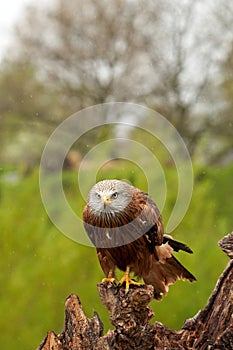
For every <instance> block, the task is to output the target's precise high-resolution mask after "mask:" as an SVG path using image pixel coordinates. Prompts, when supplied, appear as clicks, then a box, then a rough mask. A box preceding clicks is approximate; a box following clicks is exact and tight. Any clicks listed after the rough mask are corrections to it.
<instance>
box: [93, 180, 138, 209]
mask: <svg viewBox="0 0 233 350" xmlns="http://www.w3.org/2000/svg"><path fill="white" fill-rule="evenodd" d="M133 191H134V187H133V186H131V185H129V184H128V183H127V182H124V181H120V180H103V181H100V182H98V183H97V184H95V185H94V186H93V187H92V189H91V190H90V192H89V194H88V204H89V206H90V208H91V210H92V211H93V212H94V213H95V214H96V215H108V214H112V215H115V214H116V213H119V212H122V211H124V209H125V208H126V207H127V205H128V204H129V203H130V202H131V200H132V195H133Z"/></svg>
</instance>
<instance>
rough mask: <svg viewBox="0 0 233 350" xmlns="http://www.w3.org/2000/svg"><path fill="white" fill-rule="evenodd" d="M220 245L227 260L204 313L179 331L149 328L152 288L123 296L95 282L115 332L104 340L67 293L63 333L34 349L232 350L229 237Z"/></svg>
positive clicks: (232, 241) (232, 238) (232, 237)
mask: <svg viewBox="0 0 233 350" xmlns="http://www.w3.org/2000/svg"><path fill="white" fill-rule="evenodd" d="M219 246H220V247H221V249H222V250H223V251H224V252H225V253H226V254H227V255H228V256H229V258H230V259H231V260H230V262H229V263H228V265H227V267H226V269H225V270H224V272H223V273H222V275H221V276H220V277H219V279H218V282H217V284H216V286H215V289H214V291H213V292H212V295H211V296H210V298H209V300H208V302H207V304H206V306H205V307H204V309H203V310H201V311H199V312H198V313H197V315H195V316H194V317H193V318H191V319H189V320H187V321H186V322H185V324H184V326H183V328H182V329H181V330H179V331H173V330H171V329H169V328H167V327H166V326H164V325H163V324H162V323H160V322H155V323H154V324H150V323H149V321H150V319H151V318H152V317H153V316H154V314H153V311H152V310H151V308H150V307H149V306H148V304H149V302H150V301H151V300H152V299H153V287H152V286H147V285H143V286H140V287H137V286H132V287H131V288H130V290H129V292H128V293H127V294H125V289H124V288H123V287H120V286H115V285H114V284H113V283H100V284H98V291H99V294H100V298H101V301H102V303H103V304H104V305H105V306H106V308H107V309H108V311H109V313H110V319H111V322H112V324H113V326H114V327H115V329H114V330H111V331H108V333H107V334H106V335H103V324H102V322H101V320H100V319H99V316H98V314H97V313H95V314H94V316H93V317H92V318H87V317H86V316H85V314H84V312H83V309H82V305H81V303H80V301H79V298H78V297H77V296H76V295H75V294H72V295H70V296H69V297H68V298H67V300H66V304H65V313H66V316H65V329H64V331H63V332H62V333H61V334H58V335H56V334H55V333H54V332H49V333H48V334H47V336H46V338H45V339H44V341H43V342H42V343H41V345H40V346H39V347H38V350H68V349H69V350H81V349H82V350H83V349H93V350H100V349H115V350H120V349H121V350H123V349H126V350H127V349H140V350H142V349H148V350H152V349H161V350H162V349H167V350H168V349H173V350H174V349H199V350H204V349H208V350H210V349H221V350H222V349H233V291H232V282H233V260H232V258H233V232H232V233H231V234H229V235H227V236H226V237H224V238H223V239H222V240H221V241H220V242H219Z"/></svg>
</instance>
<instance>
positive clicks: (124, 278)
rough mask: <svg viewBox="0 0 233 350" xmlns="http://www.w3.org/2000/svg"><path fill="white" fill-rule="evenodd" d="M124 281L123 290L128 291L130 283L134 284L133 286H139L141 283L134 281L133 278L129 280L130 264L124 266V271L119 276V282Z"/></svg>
mask: <svg viewBox="0 0 233 350" xmlns="http://www.w3.org/2000/svg"><path fill="white" fill-rule="evenodd" d="M124 282H125V291H126V292H128V291H129V286H130V284H134V285H135V286H140V285H141V283H139V282H135V281H134V280H131V278H130V266H126V271H125V274H124V276H123V277H122V278H121V280H120V282H119V284H123V283H124Z"/></svg>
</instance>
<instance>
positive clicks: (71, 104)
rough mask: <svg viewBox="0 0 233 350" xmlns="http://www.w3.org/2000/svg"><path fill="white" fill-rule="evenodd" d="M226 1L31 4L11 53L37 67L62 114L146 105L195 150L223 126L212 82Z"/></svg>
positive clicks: (226, 28) (225, 29)
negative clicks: (111, 103)
mask: <svg viewBox="0 0 233 350" xmlns="http://www.w3.org/2000/svg"><path fill="white" fill-rule="evenodd" d="M225 3H226V0H224V1H223V2H221V3H220V2H219V3H214V4H213V3H212V2H211V1H206V2H205V3H204V4H203V3H201V2H199V1H198V2H192V1H188V0H183V1H181V2H180V1H178V0H176V1H171V0H165V1H161V0H157V1H148V2H141V1H138V0H116V1H114V2H113V1H107V0H97V1H96V0H87V1H85V2H84V1H81V0H79V1H77V0H71V1H69V2H67V1H65V0H56V1H55V2H54V4H53V5H52V6H50V7H48V8H46V9H45V8H39V7H38V6H37V7H29V8H28V9H27V11H26V12H25V16H24V17H23V18H22V22H21V23H19V25H18V27H17V30H16V40H15V42H14V50H13V51H12V57H13V58H14V59H15V60H16V61H17V60H22V59H23V60H26V61H27V62H30V63H31V64H33V66H34V67H36V72H37V78H39V79H40V81H42V83H43V84H44V85H45V86H46V88H48V89H52V90H53V92H54V94H56V96H57V98H58V99H59V109H60V112H61V113H60V116H61V115H63V117H61V119H62V118H64V117H67V116H68V115H70V114H71V113H74V112H76V111H77V110H80V109H82V108H84V107H88V106H91V105H94V104H97V103H103V102H108V101H131V102H137V103H144V104H146V105H149V106H151V107H153V108H155V109H156V110H157V111H159V112H161V113H162V114H163V115H164V116H165V117H167V118H168V119H169V120H170V121H171V122H172V123H173V124H174V126H175V127H176V128H177V130H178V131H179V132H180V134H181V135H182V136H183V138H184V140H185V142H186V144H187V145H188V148H189V151H190V152H191V153H192V154H193V153H194V152H195V150H196V147H197V145H198V144H199V141H200V139H202V138H203V135H204V137H205V134H206V133H209V134H211V135H215V134H216V130H218V128H219V125H218V123H216V120H215V119H216V118H214V113H213V111H215V110H217V106H216V103H217V101H216V99H215V98H213V96H215V94H216V90H215V92H214V93H213V87H214V84H215V85H216V77H217V74H219V72H220V71H221V70H220V68H219V67H220V66H221V64H222V57H223V56H224V53H225V52H226V47H229V44H230V42H229V41H226V40H222V38H223V34H224V38H225V37H227V36H229V33H231V32H232V30H231V28H232V23H233V21H232V22H231V21H230V18H232V16H231V14H230V15H229V12H227V9H226V6H225V5H226V4H225ZM221 11H222V13H223V16H221V17H220V16H219V15H218V14H219V13H220V12H221ZM225 13H227V14H228V16H225V15H224V14H225ZM226 18H227V25H226V24H225V22H226ZM210 107H212V108H210ZM224 118H225V117H224ZM226 118H228V117H226ZM38 119H40V118H39V117H38ZM104 134H105V133H104Z"/></svg>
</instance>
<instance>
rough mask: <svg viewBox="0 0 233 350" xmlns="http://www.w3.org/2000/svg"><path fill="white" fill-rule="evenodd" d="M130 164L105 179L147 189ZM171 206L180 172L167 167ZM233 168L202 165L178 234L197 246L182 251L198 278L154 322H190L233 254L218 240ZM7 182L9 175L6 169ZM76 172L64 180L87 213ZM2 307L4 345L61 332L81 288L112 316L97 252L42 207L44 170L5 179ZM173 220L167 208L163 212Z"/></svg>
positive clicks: (177, 291) (159, 309) (173, 290)
mask: <svg viewBox="0 0 233 350" xmlns="http://www.w3.org/2000/svg"><path fill="white" fill-rule="evenodd" d="M131 170H132V169H131V168H130V166H129V165H128V166H127V167H126V168H125V167H124V168H123V166H122V164H121V165H118V167H117V169H111V170H108V171H103V172H102V173H101V174H100V176H99V178H98V179H101V178H113V177H114V178H116V177H119V178H121V176H122V172H124V178H128V179H129V180H131V181H132V182H133V183H134V184H135V185H137V186H140V187H141V188H142V189H144V186H145V185H144V184H143V183H142V180H141V176H139V177H138V174H137V173H135V169H134V171H133V177H132V171H131ZM167 174H168V197H167V202H166V203H167V205H166V208H167V211H169V206H171V205H172V203H173V201H174V199H175V197H173V196H172V195H171V194H170V193H172V192H173V191H169V186H171V185H172V183H173V181H175V177H176V174H175V169H169V170H168V172H167ZM232 177H233V166H228V167H225V168H221V169H217V168H209V169H208V170H203V169H202V168H197V169H196V170H195V188H194V192H193V198H192V201H191V204H190V207H189V210H188V212H187V214H186V215H185V217H184V219H183V221H182V223H181V224H180V225H179V227H178V228H177V229H176V230H175V238H176V239H178V240H181V241H183V242H186V243H187V244H188V245H189V246H190V247H192V249H193V251H194V254H193V255H186V254H185V253H183V254H182V253H179V254H177V256H178V258H179V260H180V261H182V262H183V263H184V264H185V266H186V267H187V268H188V269H190V271H192V272H193V274H194V275H195V276H196V278H197V282H196V283H193V284H190V283H188V282H182V281H178V282H177V283H176V284H175V285H174V286H171V287H170V291H169V293H168V295H167V296H165V297H164V299H163V301H162V302H160V303H159V302H156V301H153V302H152V303H151V307H152V308H153V310H154V312H155V318H154V320H158V321H161V322H163V323H164V324H165V325H167V326H168V327H172V328H173V329H179V328H180V327H181V326H182V324H183V322H184V320H185V319H187V318H189V317H191V316H194V314H196V313H197V311H198V310H199V309H200V308H202V307H203V306H204V305H205V303H206V301H207V299H208V297H209V295H210V293H211V291H212V289H213V287H214V285H215V283H216V281H217V278H218V276H219V274H220V273H221V272H222V271H223V269H224V267H225V265H226V263H227V260H228V258H227V257H226V256H225V254H224V253H223V252H222V251H221V250H220V248H218V246H217V242H218V240H219V239H220V238H221V237H222V236H223V235H225V233H227V232H229V231H230V230H231V229H232V227H233V218H232V209H233V208H232V194H233V193H232ZM1 179H4V172H2V174H1ZM76 181H77V174H76V173H75V172H67V173H66V174H65V180H64V185H65V188H66V192H67V197H68V198H69V201H70V203H71V205H73V206H74V207H75V208H77V210H76V212H77V213H78V214H79V215H81V212H82V209H83V205H84V203H83V199H82V198H81V197H80V196H76V194H75V195H74V188H76V187H77V185H76ZM0 189H1V191H0V193H1V214H0V222H1V236H0V237H1V238H0V239H1V259H0V264H1V286H2V288H1V299H0V305H1V312H2V317H1V319H0V327H1V329H2V336H1V337H2V341H3V343H4V344H5V346H4V349H14V348H17V349H31V348H35V347H36V346H37V345H38V344H39V343H40V341H42V339H43V338H44V337H45V335H46V332H47V331H48V330H54V331H55V332H60V331H61V330H62V329H63V324H64V303H65V299H66V297H67V296H68V295H69V294H70V293H77V294H78V296H79V297H80V299H81V302H82V305H83V308H84V311H85V313H86V315H87V316H89V317H91V316H92V315H93V312H94V311H97V312H98V313H99V315H100V317H101V320H102V321H103V322H104V325H105V332H106V331H107V330H108V328H109V327H111V326H110V323H109V315H108V313H107V311H106V310H105V308H104V307H103V306H102V304H101V302H100V299H99V295H98V292H97V288H96V284H97V283H98V282H100V281H101V279H102V278H103V273H102V272H101V269H100V267H99V263H98V260H97V256H96V253H95V249H94V248H91V247H85V246H82V245H79V244H77V243H75V242H73V241H71V240H69V239H68V238H66V237H65V236H64V235H62V234H61V233H60V232H59V231H58V230H57V229H56V228H55V227H54V225H53V224H52V223H51V222H50V220H49V218H48V217H47V214H46V212H45V209H44V208H43V205H42V202H41V198H40V192H39V185H38V172H37V171H34V172H33V173H32V174H30V176H27V177H25V178H23V179H21V180H20V181H19V182H18V183H6V182H5V181H3V180H1V187H0ZM163 216H164V220H165V222H166V211H165V212H164V214H163Z"/></svg>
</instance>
